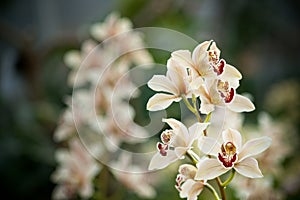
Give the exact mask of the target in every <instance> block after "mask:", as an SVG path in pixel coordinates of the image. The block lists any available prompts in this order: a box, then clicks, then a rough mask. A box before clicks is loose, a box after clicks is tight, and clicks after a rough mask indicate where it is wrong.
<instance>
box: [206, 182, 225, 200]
mask: <svg viewBox="0 0 300 200" xmlns="http://www.w3.org/2000/svg"><path fill="white" fill-rule="evenodd" d="M205 187H207V188H208V189H209V190H210V191H211V193H213V195H214V197H215V199H216V200H222V199H220V197H219V195H218V193H217V191H216V190H215V188H213V186H211V185H210V184H209V183H206V184H205Z"/></svg>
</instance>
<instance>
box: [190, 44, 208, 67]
mask: <svg viewBox="0 0 300 200" xmlns="http://www.w3.org/2000/svg"><path fill="white" fill-rule="evenodd" d="M210 43H211V41H205V42H202V43H201V44H199V45H198V46H196V48H195V49H194V51H193V54H192V60H193V62H194V64H195V65H197V67H204V66H205V68H209V65H208V63H207V64H206V63H205V65H202V64H203V62H204V61H205V58H206V56H207V49H208V47H209V44H210ZM200 71H202V70H200Z"/></svg>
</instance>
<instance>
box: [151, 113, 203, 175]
mask: <svg viewBox="0 0 300 200" xmlns="http://www.w3.org/2000/svg"><path fill="white" fill-rule="evenodd" d="M163 122H166V123H167V124H168V125H169V126H170V127H171V128H172V129H169V130H165V131H164V132H162V134H161V141H162V143H160V142H159V143H157V149H158V152H157V153H156V154H155V155H154V156H153V157H152V159H151V161H150V164H149V169H150V170H153V169H162V168H165V167H167V166H168V165H169V164H171V163H173V162H175V161H177V160H179V159H182V158H183V156H184V155H185V153H186V152H187V151H188V150H189V149H191V148H192V145H193V143H194V141H195V140H197V139H198V138H199V135H201V133H202V131H203V130H205V129H206V128H207V126H208V123H199V122H197V123H195V124H194V125H192V126H191V127H189V129H187V128H186V126H185V125H184V124H182V123H181V122H180V121H177V120H176V119H172V118H169V119H163Z"/></svg>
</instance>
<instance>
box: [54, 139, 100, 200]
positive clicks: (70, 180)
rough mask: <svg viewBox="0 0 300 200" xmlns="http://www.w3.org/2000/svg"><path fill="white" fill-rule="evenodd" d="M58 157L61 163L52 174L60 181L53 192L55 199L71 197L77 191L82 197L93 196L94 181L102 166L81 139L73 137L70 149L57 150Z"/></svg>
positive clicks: (55, 179) (56, 180) (57, 181)
mask: <svg viewBox="0 0 300 200" xmlns="http://www.w3.org/2000/svg"><path fill="white" fill-rule="evenodd" d="M56 159H57V161H58V162H60V164H61V165H60V166H59V167H58V168H57V169H56V171H55V172H54V173H53V174H52V179H53V180H54V181H55V182H56V183H59V185H58V186H57V187H56V189H55V191H54V193H53V197H54V199H69V198H71V196H72V195H75V193H76V191H78V193H79V195H80V196H81V197H84V198H88V197H91V195H92V194H93V192H94V188H93V185H92V181H93V179H94V177H95V176H96V175H97V174H98V173H99V171H100V170H101V166H100V165H99V164H98V163H97V162H96V161H95V160H94V158H93V157H92V156H91V155H90V154H89V153H88V152H87V150H86V149H85V148H84V147H83V145H82V144H81V143H80V141H79V140H78V139H72V140H71V141H70V150H69V151H67V150H59V151H57V152H56ZM70 195H71V196H70Z"/></svg>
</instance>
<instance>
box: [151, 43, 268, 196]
mask: <svg viewBox="0 0 300 200" xmlns="http://www.w3.org/2000/svg"><path fill="white" fill-rule="evenodd" d="M220 53H221V51H220V50H219V49H218V47H217V45H216V43H215V42H213V41H205V42H203V43H201V44H199V45H198V46H197V47H196V48H195V49H194V51H193V52H192V53H191V52H190V51H188V50H178V51H175V52H173V53H172V54H171V57H170V58H169V60H168V62H167V72H166V75H154V76H153V77H152V79H151V80H149V82H148V86H149V87H150V88H151V89H152V90H154V91H157V92H159V93H157V94H155V95H154V96H152V97H151V98H150V99H149V101H148V103H147V109H148V110H150V111H157V110H163V109H166V108H167V107H169V106H170V105H171V104H172V103H173V102H180V101H183V102H184V104H185V105H186V106H187V108H188V109H189V110H190V111H191V112H192V113H193V114H194V115H195V117H196V118H197V122H195V123H194V124H193V125H192V126H190V127H189V128H187V127H186V126H185V125H184V124H183V123H182V122H181V121H178V120H176V119H173V118H168V119H163V122H166V123H167V124H168V125H169V126H170V129H167V130H165V131H163V132H162V133H161V142H158V143H157V153H156V154H155V155H154V156H153V158H152V159H151V161H150V164H149V169H150V170H154V169H162V168H165V167H167V166H168V165H169V164H171V163H173V162H175V161H177V160H180V159H183V158H185V156H186V157H188V158H190V159H191V161H192V164H193V165H191V164H183V165H181V166H180V167H179V174H178V176H177V178H176V188H177V189H178V191H179V192H180V197H182V198H187V199H189V200H195V199H197V196H198V195H199V194H200V193H201V191H202V190H203V189H204V188H208V189H209V190H210V191H211V192H212V193H213V195H214V197H215V198H216V199H220V198H219V194H218V193H217V192H216V190H215V188H214V187H213V186H212V185H211V184H210V183H209V181H210V180H212V179H215V180H216V181H217V183H218V186H219V190H220V194H221V196H222V199H226V196H225V187H226V186H227V185H228V184H229V183H230V182H231V180H232V179H233V177H234V174H235V172H237V173H239V174H241V175H243V176H245V177H248V178H261V177H263V175H262V173H261V171H260V169H259V166H258V161H257V160H256V159H255V158H254V157H253V156H256V155H258V154H260V153H261V152H263V151H265V150H266V149H267V148H268V147H269V146H270V145H271V139H270V138H269V137H266V136H262V137H259V138H255V139H252V140H249V141H247V142H245V143H244V144H243V141H242V140H243V139H242V134H241V133H240V132H239V131H238V130H236V129H235V128H236V127H235V126H236V125H235V124H231V123H230V122H231V119H230V117H229V118H227V117H228V116H226V115H225V114H224V115H223V118H220V119H219V120H218V121H214V122H213V121H210V119H211V117H212V116H214V113H216V114H217V112H218V110H219V109H223V110H225V113H226V112H227V111H228V112H229V113H241V112H250V111H253V110H254V109H255V107H254V105H253V103H252V102H251V100H250V99H248V98H247V97H245V96H243V95H241V94H238V93H237V88H238V87H239V82H240V80H241V78H242V75H241V73H240V72H239V71H238V70H237V69H236V68H235V67H233V66H232V65H229V64H228V63H227V62H226V61H225V60H224V59H223V58H221V57H220ZM205 115H206V117H205ZM204 117H205V119H204ZM226 121H227V122H226ZM213 123H217V124H226V126H225V125H224V126H223V127H221V129H220V130H218V132H217V133H211V131H213V130H215V131H216V129H210V127H211V126H214V125H215V124H213ZM231 125H232V126H231ZM194 144H196V146H195V145H194ZM195 148H197V149H199V150H200V151H201V152H202V154H199V153H198V154H197V153H195V152H196V151H194V149H195ZM228 171H231V174H230V175H229V178H228V179H227V180H226V181H224V182H222V181H221V178H220V176H221V175H223V174H225V173H227V172H228Z"/></svg>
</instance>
